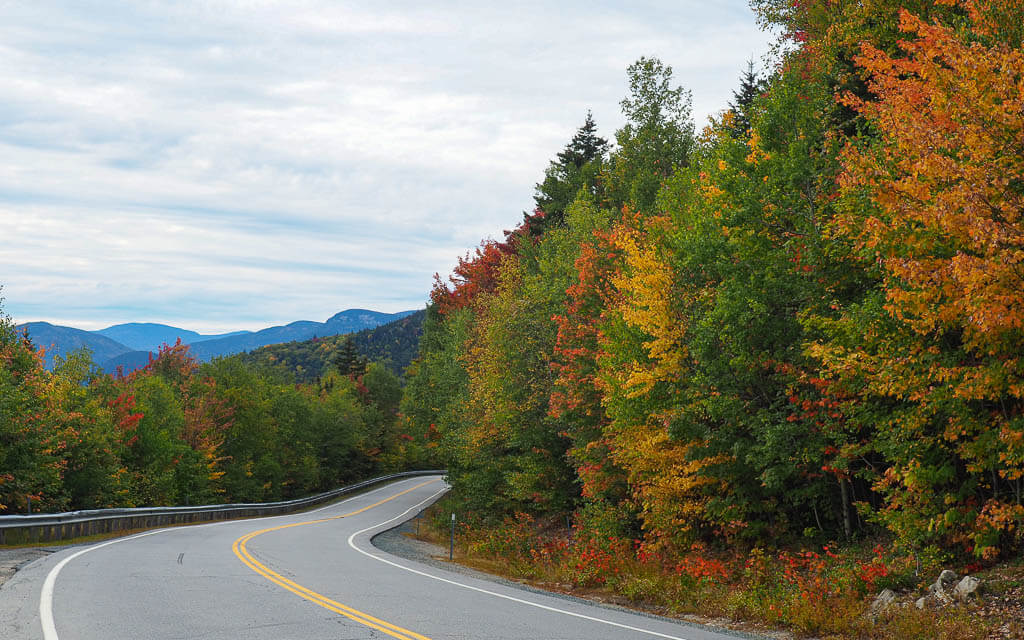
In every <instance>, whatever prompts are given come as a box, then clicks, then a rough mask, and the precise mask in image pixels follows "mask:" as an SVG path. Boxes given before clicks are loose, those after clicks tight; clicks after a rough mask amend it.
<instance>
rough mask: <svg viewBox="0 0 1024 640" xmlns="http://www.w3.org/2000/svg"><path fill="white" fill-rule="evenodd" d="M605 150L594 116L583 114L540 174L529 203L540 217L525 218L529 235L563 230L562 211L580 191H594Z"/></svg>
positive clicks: (604, 143)
mask: <svg viewBox="0 0 1024 640" xmlns="http://www.w3.org/2000/svg"><path fill="white" fill-rule="evenodd" d="M608 146H609V145H608V141H607V140H605V139H604V138H602V137H600V136H598V135H597V125H596V124H594V116H593V114H591V113H590V111H587V118H586V120H584V122H583V126H581V127H580V128H579V129H577V130H576V134H575V135H574V136H573V137H572V140H570V141H569V144H567V145H566V146H565V149H563V150H562V151H560V152H559V153H558V155H557V156H556V159H555V160H552V161H551V163H550V165H549V166H548V168H547V171H545V172H544V181H543V182H541V183H538V184H537V185H536V192H535V194H534V196H533V199H534V201H535V202H536V203H537V209H538V211H540V212H543V215H538V214H534V215H530V214H527V215H526V216H525V218H526V223H527V228H528V229H529V231H530V234H531V235H540V234H541V233H543V232H544V231H545V230H546V229H551V228H554V227H559V226H563V224H564V220H565V208H566V207H568V206H569V204H570V203H571V202H572V201H573V200H575V199H576V194H577V193H579V191H580V189H583V188H586V189H589V190H593V189H594V188H595V187H596V184H597V174H598V169H599V168H600V164H601V162H602V160H603V159H604V156H605V154H606V153H607V152H608Z"/></svg>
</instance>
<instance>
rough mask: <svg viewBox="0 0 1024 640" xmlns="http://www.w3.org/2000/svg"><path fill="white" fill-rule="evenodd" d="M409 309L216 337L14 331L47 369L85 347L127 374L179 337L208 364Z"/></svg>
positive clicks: (146, 328) (116, 329)
mask: <svg viewBox="0 0 1024 640" xmlns="http://www.w3.org/2000/svg"><path fill="white" fill-rule="evenodd" d="M413 313H415V311H400V312H398V313H381V312H379V311H369V310H366V309H349V310H347V311H342V312H340V313H337V314H335V315H333V316H331V317H330V318H328V319H327V321H326V322H312V321H308V320H300V321H298V322H292V323H291V324H287V325H284V326H278V327H269V328H267V329H262V330H260V331H235V332H231V333H225V334H220V335H202V334H199V333H196V332H195V331H189V330H188V329H181V328H178V327H171V326H168V325H164V324H155V323H128V324H119V325H114V326H112V327H107V328H106V329H101V330H99V331H83V330H81V329H75V328H73V327H62V326H59V325H53V324H50V323H48V322H29V323H26V324H21V325H18V329H27V330H28V335H29V337H30V338H31V339H32V342H34V343H35V344H36V346H40V347H45V348H46V367H47V368H52V367H53V362H54V357H55V356H57V355H60V356H66V355H67V354H68V353H70V352H72V351H75V350H76V349H81V348H82V347H88V348H89V349H90V350H92V357H93V360H94V361H95V362H96V363H97V364H98V365H99V366H100V367H101V368H102V369H103V370H104V371H107V372H114V371H116V370H117V368H118V367H123V370H124V371H125V372H127V371H132V370H134V369H137V368H139V367H142V366H145V365H146V363H147V362H148V361H149V354H150V353H153V354H154V355H155V354H156V352H157V350H159V348H160V345H163V344H174V343H175V342H176V341H177V340H178V338H181V341H182V342H183V343H185V344H188V345H189V346H190V348H191V351H192V355H193V356H195V357H196V358H197V359H198V360H199V361H200V362H206V361H208V360H211V359H213V358H215V357H218V356H226V355H232V354H235V353H240V352H243V351H251V350H252V349H256V348H259V347H263V346H266V345H270V344H277V343H281V342H293V341H296V340H309V339H310V338H313V337H317V336H333V335H338V334H343V333H354V332H356V331H360V330H362V329H372V328H374V327H378V326H380V325H382V324H387V323H388V322H392V321H394V320H399V319H401V318H404V317H406V316H409V315H411V314H413Z"/></svg>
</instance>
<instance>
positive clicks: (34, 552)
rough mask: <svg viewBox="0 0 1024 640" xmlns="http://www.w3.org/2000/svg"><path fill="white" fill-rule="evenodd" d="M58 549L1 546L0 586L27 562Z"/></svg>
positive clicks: (43, 556)
mask: <svg viewBox="0 0 1024 640" xmlns="http://www.w3.org/2000/svg"><path fill="white" fill-rule="evenodd" d="M54 551H56V549H50V548H45V547H26V548H17V549H2V548H0V586H3V584H4V583H5V582H7V581H8V580H10V579H11V577H12V576H13V575H14V574H15V573H16V572H17V571H18V569H21V568H22V567H24V566H25V565H26V564H28V563H30V562H32V561H34V560H38V559H39V558H45V557H46V556H48V555H50V554H51V553H53V552H54Z"/></svg>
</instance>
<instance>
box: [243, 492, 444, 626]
mask: <svg viewBox="0 0 1024 640" xmlns="http://www.w3.org/2000/svg"><path fill="white" fill-rule="evenodd" d="M432 482H437V481H436V480H428V481H426V482H421V483H420V484H418V485H416V486H414V487H410V488H409V489H406V490H405V491H402V492H400V493H396V494H395V495H393V496H391V497H389V498H385V499H383V500H381V501H379V502H375V503H373V504H371V505H369V506H366V507H363V508H362V509H357V510H355V511H352V512H349V513H344V514H342V515H340V516H332V517H330V518H321V519H319V520H308V521H306V522H295V523H292V524H283V525H280V526H277V527H269V528H267V529H261V530H259V531H253V532H252V533H248V534H246V535H244V536H242V537H241V538H239V539H238V540H235V542H234V544H232V545H231V550H232V551H234V552H235V555H236V556H238V559H239V560H241V561H242V562H243V563H245V565H246V566H248V567H249V568H250V569H252V570H253V571H255V572H256V573H258V574H260V575H261V576H263V577H264V578H266V579H267V580H270V581H271V582H273V583H274V584H276V585H278V586H280V587H283V588H285V589H287V590H288V591H291V592H292V593H294V594H296V595H298V596H301V597H303V598H305V599H306V600H309V601H310V602H313V603H315V604H318V605H320V606H321V607H323V608H325V609H329V610H330V611H333V612H335V613H340V614H341V615H343V616H345V617H346V618H349V619H351V620H354V621H356V622H358V623H360V624H364V625H366V626H367V627H370V628H372V629H376V630H377V631H380V632H381V633H384V634H386V635H389V636H391V637H392V638H401V639H402V640H430V638H428V637H426V636H422V635H420V634H418V633H416V632H414V631H409V630H408V629H403V628H402V627H399V626H397V625H393V624H391V623H390V622H385V621H384V620H381V619H379V618H375V617H373V616H371V615H369V614H367V613H363V612H362V611H358V610H356V609H353V608H352V607H349V606H346V605H343V604H341V603H340V602H335V601H334V600H331V599H330V598H328V597H327V596H325V595H323V594H320V593H317V592H316V591H313V590H312V589H307V588H306V587H304V586H302V585H301V584H298V583H296V582H293V581H291V580H289V579H288V578H285V577H284V576H282V575H281V574H279V573H277V572H276V571H273V570H272V569H270V568H269V567H267V566H266V565H264V564H262V563H261V562H260V561H259V560H257V559H256V558H253V557H252V554H250V553H249V550H248V549H247V548H246V546H245V545H246V544H247V543H248V542H249V541H250V540H252V539H253V538H255V537H256V536H259V535H263V534H264V533H269V532H271V531H279V530H281V529H290V528H292V527H302V526H305V525H307V524H317V523H318V522H328V521H330V520H338V519H339V518H348V517H349V516H354V515H356V514H360V513H362V512H364V511H369V510H370V509H372V508H374V507H377V506H380V505H382V504H384V503H385V502H390V501H391V500H394V499H395V498H398V497H399V496H403V495H405V494H407V493H409V492H410V491H415V490H416V489H419V488H420V487H423V486H426V485H428V484H430V483H432Z"/></svg>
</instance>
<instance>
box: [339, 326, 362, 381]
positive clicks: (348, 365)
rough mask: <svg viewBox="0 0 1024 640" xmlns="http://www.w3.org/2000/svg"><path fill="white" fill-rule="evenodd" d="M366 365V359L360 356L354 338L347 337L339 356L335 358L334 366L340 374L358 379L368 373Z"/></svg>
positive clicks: (340, 348)
mask: <svg viewBox="0 0 1024 640" xmlns="http://www.w3.org/2000/svg"><path fill="white" fill-rule="evenodd" d="M366 365H367V362H366V358H364V357H363V356H361V355H359V352H358V351H357V350H356V343H355V342H354V341H353V340H352V337H351V336H345V340H344V341H343V342H342V343H341V347H339V349H338V354H337V355H336V356H334V366H336V367H337V368H338V372H339V373H340V374H341V375H343V376H353V377H358V376H361V375H363V374H364V373H366Z"/></svg>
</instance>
